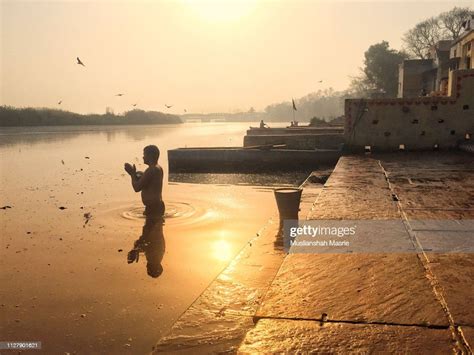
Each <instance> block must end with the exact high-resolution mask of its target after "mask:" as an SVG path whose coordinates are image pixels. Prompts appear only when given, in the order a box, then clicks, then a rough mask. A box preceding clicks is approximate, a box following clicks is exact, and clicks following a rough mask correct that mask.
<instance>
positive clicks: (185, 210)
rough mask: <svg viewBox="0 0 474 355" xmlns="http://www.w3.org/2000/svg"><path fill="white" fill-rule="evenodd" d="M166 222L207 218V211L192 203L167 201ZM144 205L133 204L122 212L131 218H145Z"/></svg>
mask: <svg viewBox="0 0 474 355" xmlns="http://www.w3.org/2000/svg"><path fill="white" fill-rule="evenodd" d="M165 204H166V211H165V221H166V223H169V222H171V223H173V224H174V223H180V224H181V223H194V222H198V221H201V220H202V219H203V218H205V216H206V213H205V211H204V210H203V209H202V208H196V207H194V206H192V205H191V204H190V203H186V202H177V201H166V202H165ZM144 211H145V207H144V206H132V207H130V208H128V209H127V210H125V211H123V212H122V217H123V218H126V219H131V220H144V219H145V216H144V214H143V212H144Z"/></svg>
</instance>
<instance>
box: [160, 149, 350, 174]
mask: <svg viewBox="0 0 474 355" xmlns="http://www.w3.org/2000/svg"><path fill="white" fill-rule="evenodd" d="M341 154H342V153H341V151H340V150H318V151H315V150H286V149H278V150H275V149H274V150H259V149H242V148H227V149H222V148H219V149H199V148H181V149H173V150H169V151H168V164H169V171H170V173H178V172H188V173H195V172H233V173H238V172H262V171H302V170H311V169H315V168H318V167H320V166H327V165H330V164H335V163H336V162H337V160H338V159H339V157H340V156H341Z"/></svg>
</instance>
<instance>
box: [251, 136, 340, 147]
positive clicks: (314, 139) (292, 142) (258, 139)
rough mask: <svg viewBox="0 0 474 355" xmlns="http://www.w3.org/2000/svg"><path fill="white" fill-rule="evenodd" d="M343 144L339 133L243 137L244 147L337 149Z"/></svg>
mask: <svg viewBox="0 0 474 355" xmlns="http://www.w3.org/2000/svg"><path fill="white" fill-rule="evenodd" d="M343 143H344V135H343V134H341V133H328V134H324V133H321V134H296V135H293V134H291V135H290V134H279V135H273V134H272V135H251V136H245V137H244V147H251V146H258V145H268V144H285V145H286V148H288V149H315V148H317V149H339V148H340V147H341V144H343Z"/></svg>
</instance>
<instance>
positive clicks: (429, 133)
mask: <svg viewBox="0 0 474 355" xmlns="http://www.w3.org/2000/svg"><path fill="white" fill-rule="evenodd" d="M345 118H346V120H345V126H344V140H345V145H346V147H347V148H348V149H350V150H353V151H357V150H364V149H365V150H368V149H370V150H371V151H394V150H399V149H405V150H431V149H447V148H454V147H457V146H458V145H459V144H460V143H462V142H464V141H466V140H472V139H473V137H472V135H473V133H474V69H471V70H456V71H453V72H451V73H450V83H449V96H440V97H415V98H398V99H348V100H346V102H345Z"/></svg>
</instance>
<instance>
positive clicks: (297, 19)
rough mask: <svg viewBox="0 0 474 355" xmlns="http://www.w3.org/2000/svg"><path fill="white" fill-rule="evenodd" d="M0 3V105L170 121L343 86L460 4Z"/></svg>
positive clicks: (285, 0) (309, 0) (249, 0)
mask: <svg viewBox="0 0 474 355" xmlns="http://www.w3.org/2000/svg"><path fill="white" fill-rule="evenodd" d="M0 1H1V9H0V11H1V48H0V51H1V92H0V99H1V100H0V101H1V102H0V104H6V105H13V106H32V107H60V108H63V109H67V110H71V111H76V112H81V113H89V112H98V113H102V112H105V108H106V107H107V106H109V107H112V108H113V109H114V110H115V112H116V113H117V112H122V111H124V110H129V109H132V108H133V107H132V104H135V103H138V105H137V107H140V108H143V109H146V110H160V111H169V112H172V113H178V114H180V113H183V112H184V109H187V111H188V112H196V113H200V112H223V111H226V112H229V111H235V110H239V109H241V110H248V109H249V108H250V107H251V106H253V107H255V108H256V109H257V110H262V109H264V108H265V106H267V105H268V104H271V103H276V102H281V101H288V100H291V97H295V98H297V97H301V96H304V95H306V94H308V93H310V92H314V91H317V90H318V89H324V88H328V87H333V88H334V89H336V90H342V89H345V88H346V87H347V86H348V84H349V81H350V78H349V76H351V75H356V74H357V73H358V68H359V67H361V65H362V61H363V54H364V51H365V50H366V49H367V48H368V47H369V46H370V45H371V44H374V43H377V42H380V41H382V40H387V41H389V42H390V45H391V46H392V47H394V48H396V49H400V48H401V40H400V38H401V36H402V35H403V33H404V32H406V31H407V30H408V29H410V28H411V27H412V26H414V25H415V24H416V23H417V22H419V21H421V20H423V19H425V18H427V17H430V16H434V15H437V14H439V13H440V12H442V11H446V10H449V9H451V8H452V7H454V6H470V5H472V1H443V2H432V1H412V2H402V1H391V2H388V1H373V2H355V1H344V2H342V1H317V0H278V1H277V0H273V1H259V0H203V1H199V0H170V1H148V2H145V1H120V2H119V1H106V0H104V1H99V0H97V1H90V2H83V1H60V2H43V1H29V2H21V1H3V0H0ZM77 56H79V57H80V58H81V60H82V61H83V62H84V64H85V65H86V67H82V66H80V65H77V64H76V57H77ZM319 80H323V83H321V84H319V83H318V81H319ZM118 93H123V94H124V96H122V97H117V96H115V95H116V94H118ZM59 100H62V101H63V103H62V105H61V106H59V105H58V104H57V102H58V101H59ZM165 104H169V105H174V106H173V107H172V108H171V109H170V110H167V109H166V108H165V107H164V105H165Z"/></svg>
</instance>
